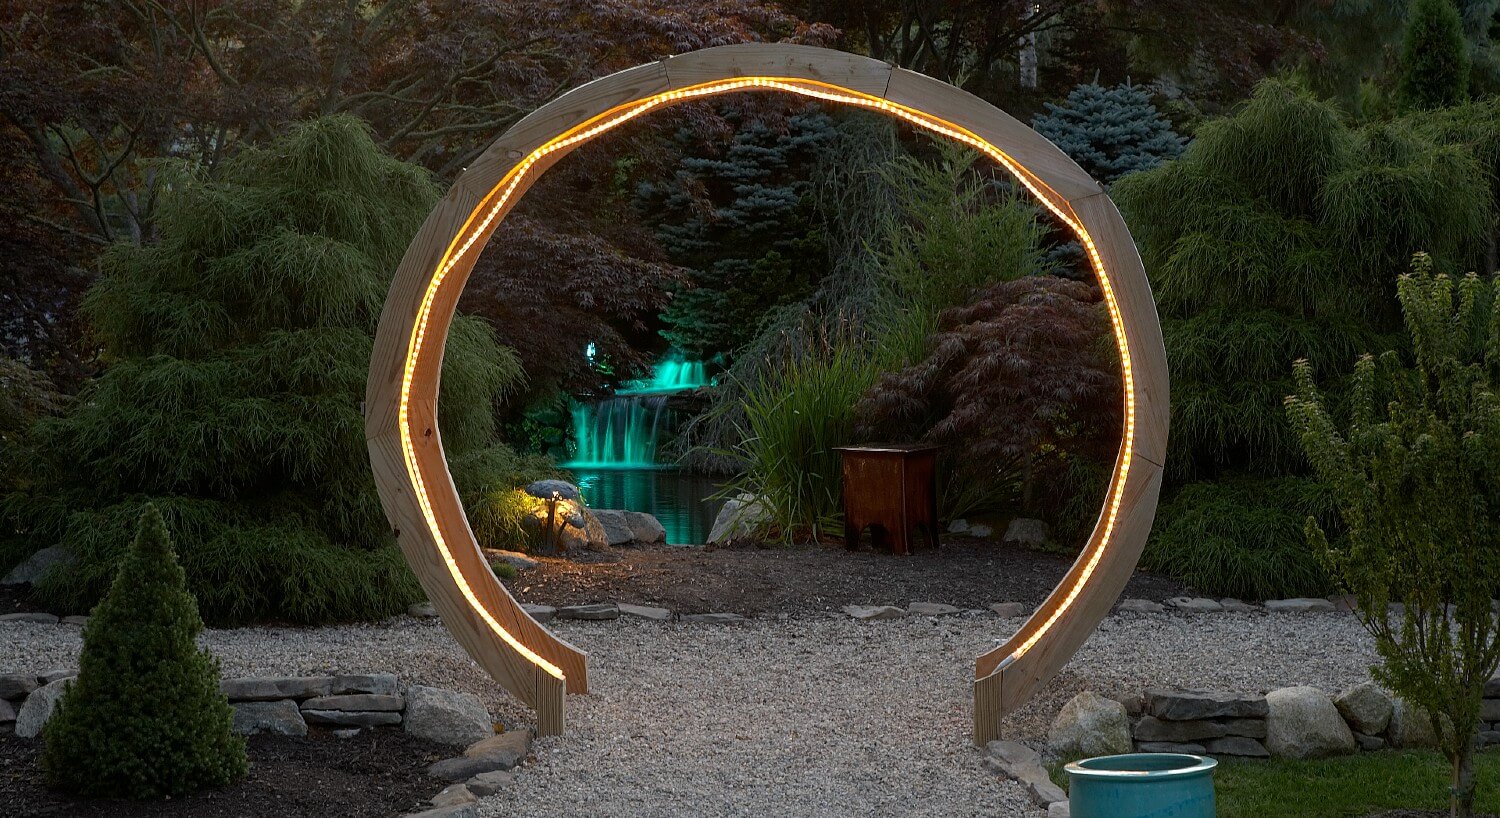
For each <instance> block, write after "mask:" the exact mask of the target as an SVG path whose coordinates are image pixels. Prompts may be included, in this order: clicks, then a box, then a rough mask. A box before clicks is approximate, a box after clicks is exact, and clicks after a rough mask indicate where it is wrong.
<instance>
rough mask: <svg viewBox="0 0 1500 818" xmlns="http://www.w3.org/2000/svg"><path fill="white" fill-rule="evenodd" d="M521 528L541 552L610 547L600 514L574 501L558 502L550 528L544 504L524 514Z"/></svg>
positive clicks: (599, 549) (598, 549) (597, 549)
mask: <svg viewBox="0 0 1500 818" xmlns="http://www.w3.org/2000/svg"><path fill="white" fill-rule="evenodd" d="M542 482H556V481H542ZM532 485H536V484H535V483H533V484H532ZM521 528H522V530H524V531H525V532H526V534H527V535H528V537H529V538H530V539H531V542H532V543H533V544H534V548H535V550H536V551H537V552H538V553H543V554H560V555H565V554H568V553H571V552H576V551H581V550H588V551H604V550H607V549H608V548H609V534H608V533H607V532H606V531H605V530H604V524H603V523H601V522H600V521H599V517H598V516H597V515H595V514H594V512H593V511H592V510H590V509H587V508H584V507H582V506H580V505H578V504H577V502H574V501H563V502H561V503H558V505H557V509H556V510H555V512H554V513H553V515H552V527H551V528H548V527H547V509H546V508H545V507H541V508H537V509H534V510H533V511H532V512H531V513H529V514H526V515H525V516H523V517H521Z"/></svg>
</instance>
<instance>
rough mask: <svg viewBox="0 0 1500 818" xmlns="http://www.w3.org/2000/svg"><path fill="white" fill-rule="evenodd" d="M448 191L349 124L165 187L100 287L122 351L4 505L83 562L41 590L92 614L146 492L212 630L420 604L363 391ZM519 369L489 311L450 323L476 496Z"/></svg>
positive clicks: (449, 440) (293, 138)
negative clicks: (379, 492) (375, 460)
mask: <svg viewBox="0 0 1500 818" xmlns="http://www.w3.org/2000/svg"><path fill="white" fill-rule="evenodd" d="M436 195H437V194H436V190H435V187H434V185H433V183H432V180H431V179H430V178H429V176H428V174H427V173H426V171H424V170H422V169H421V168H418V167H416V166H413V165H408V164H404V163H401V162H399V161H396V160H395V159H392V158H390V157H389V156H387V155H385V154H383V153H382V152H381V151H380V149H379V148H378V147H377V146H376V145H375V144H374V142H373V141H372V140H371V138H370V136H369V134H368V131H367V128H366V126H365V125H363V124H362V123H361V122H359V121H358V120H356V119H353V118H346V117H334V118H329V119H323V120H316V121H313V122H310V123H307V124H305V125H303V126H301V127H299V128H297V129H296V130H294V131H293V132H291V133H290V134H288V135H287V136H285V137H283V138H281V139H278V140H277V141H275V142H273V143H270V144H269V145H267V146H265V147H263V148H258V149H253V150H248V151H246V152H244V153H242V154H240V155H238V156H236V157H234V158H233V159H231V160H230V161H228V162H227V163H225V165H224V166H222V167H221V168H219V169H218V170H217V171H216V172H215V173H213V175H212V176H206V175H201V174H183V175H182V176H181V178H178V179H176V180H174V181H173V182H172V184H171V186H170V193H169V194H167V198H166V199H165V200H164V201H163V202H162V203H161V205H160V210H159V214H160V215H159V220H158V232H159V234H160V236H161V241H160V243H158V244H155V245H151V246H146V247H134V246H124V245H122V246H119V247H115V248H112V249H111V250H110V251H109V252H108V253H106V254H105V256H104V258H103V260H102V262H101V265H102V272H103V275H102V277H101V279H100V281H99V283H98V284H97V285H95V286H94V287H93V288H92V289H91V290H90V291H89V293H88V295H87V297H86V300H85V305H84V306H85V311H86V314H87V317H88V319H89V323H90V325H91V327H92V330H93V332H94V334H95V336H96V338H97V339H98V341H99V342H100V344H101V345H102V347H103V350H104V353H105V356H106V358H107V359H108V360H109V361H111V365H110V366H109V368H108V369H107V370H106V371H105V372H104V373H103V375H102V376H100V377H99V378H98V379H97V380H96V381H95V382H94V383H92V384H91V385H89V387H88V388H87V389H86V391H85V393H84V395H83V396H82V399H81V400H79V401H77V402H76V403H75V404H74V406H73V408H72V411H70V412H68V413H67V414H66V415H65V416H63V417H61V418H56V419H50V420H45V421H42V422H40V423H38V424H37V425H36V426H35V427H34V430H33V434H32V435H31V436H30V439H29V440H28V442H27V445H28V447H29V450H30V455H29V460H30V461H31V465H30V467H29V473H28V475H27V476H26V480H25V481H24V482H25V483H26V485H27V488H26V490H25V491H23V492H19V493H17V494H15V495H13V496H11V497H10V498H8V499H7V500H6V502H5V506H4V510H6V511H9V512H10V514H11V516H12V517H13V518H14V519H15V520H16V527H17V529H18V530H19V531H20V532H21V534H22V535H23V536H24V537H25V538H27V539H29V540H30V541H31V542H33V543H34V544H35V545H36V546H38V547H39V546H42V545H52V544H57V543H61V544H62V545H64V546H65V547H66V548H67V549H68V550H70V551H71V552H73V554H74V556H75V557H77V559H76V561H75V563H74V564H73V566H72V567H71V568H70V569H69V570H67V571H66V572H61V573H59V572H54V574H53V575H52V576H49V577H47V578H45V579H44V580H43V582H41V583H40V584H39V585H38V586H37V589H36V592H37V594H38V595H39V596H41V597H42V598H43V599H45V600H46V601H48V602H50V603H51V604H54V605H58V606H61V607H65V608H68V609H72V610H87V609H88V608H89V607H90V606H92V605H93V603H94V602H96V601H97V600H98V599H99V598H100V596H102V595H103V593H104V592H105V590H106V589H107V588H108V586H109V582H110V579H111V578H112V577H113V576H114V573H115V565H116V562H117V560H118V559H119V557H120V554H121V553H122V552H123V550H124V548H125V546H126V545H127V544H128V543H129V542H130V537H131V531H132V529H133V525H134V521H135V520H136V519H137V518H139V516H140V512H141V507H142V505H143V504H144V503H145V502H146V501H148V500H152V501H154V502H155V503H156V505H157V507H158V508H159V509H160V510H161V512H162V515H163V517H164V518H165V519H166V521H167V525H168V526H169V528H170V529H171V531H172V532H173V534H174V535H175V536H176V538H177V540H178V542H181V543H184V548H183V551H182V562H183V566H184V568H185V569H186V571H187V576H188V583H189V586H190V588H191V589H192V591H193V593H194V594H195V595H196V597H197V599H198V601H199V604H200V606H201V609H202V612H203V615H204V616H205V618H207V619H208V620H209V621H211V622H219V623H239V622H246V621H254V620H263V619H272V618H274V619H281V620H291V621H296V622H322V621H330V620H354V619H371V618H379V617H384V616H389V615H392V614H395V613H398V612H400V611H403V610H405V608H406V606H407V605H409V604H410V603H411V602H413V601H415V600H416V599H419V598H420V592H419V590H418V588H417V586H416V582H415V579H414V578H413V577H412V576H411V573H410V571H408V570H407V568H406V565H405V563H404V562H403V561H402V559H401V556H400V554H399V552H398V551H397V549H396V548H395V547H394V541H393V539H392V536H391V533H390V530H389V527H388V526H387V524H386V521H385V517H384V515H383V514H382V513H381V509H380V505H379V502H378V499H377V497H376V493H375V486H374V480H373V478H372V477H371V474H370V466H369V459H368V454H367V451H366V447H365V439H364V422H363V418H362V417H361V415H360V403H361V401H362V400H363V399H364V390H365V379H366V376H367V373H368V368H369V361H370V349H371V344H372V339H373V335H374V328H375V322H376V320H377V318H378V315H379V311H380V308H381V303H382V300H383V298H384V295H385V291H386V288H387V287H388V282H389V277H390V275H391V274H392V273H393V271H394V270H395V269H396V266H397V264H398V263H399V261H400V258H401V255H402V253H403V252H404V251H405V249H406V245H407V243H408V242H409V241H410V239H411V237H412V235H413V234H414V233H415V232H416V230H417V227H418V226H419V225H420V224H421V222H422V220H423V219H424V218H425V217H426V214H427V213H428V211H429V210H430V208H431V206H432V204H433V202H434V201H435V200H436ZM520 377H521V369H520V366H519V364H518V362H517V361H516V358H515V356H514V355H513V354H512V353H511V352H510V350H508V349H506V348H504V347H501V346H500V345H499V344H497V343H496V342H495V340H494V336H493V334H492V333H491V331H490V330H489V329H488V327H487V325H485V324H483V323H482V322H480V321H477V320H475V319H471V318H464V317H460V318H459V319H458V320H457V321H455V323H454V325H453V329H452V333H451V336H450V338H449V340H448V344H447V349H446V353H445V355H444V366H443V379H442V382H443V389H442V398H443V403H442V407H441V410H442V415H441V422H442V430H443V441H444V445H445V447H446V448H447V451H448V452H449V454H450V457H451V458H452V467H453V469H454V472H455V475H456V477H457V478H458V481H459V486H460V487H461V488H463V489H466V490H467V493H469V494H470V495H471V496H472V495H473V494H475V493H477V492H480V491H481V490H483V489H486V488H493V487H496V486H497V484H498V483H501V482H504V479H505V477H504V476H502V475H504V473H505V472H506V471H508V470H510V469H509V467H510V466H512V465H514V464H515V463H516V462H517V458H516V457H515V456H514V454H513V453H511V452H510V451H509V450H508V449H506V448H505V447H504V446H502V445H499V444H498V443H497V437H496V427H495V419H494V411H493V410H494V405H495V402H496V401H497V400H498V398H499V397H500V396H501V395H503V394H504V392H505V391H506V390H507V389H509V388H511V387H512V386H514V385H516V384H517V383H518V382H519V379H520Z"/></svg>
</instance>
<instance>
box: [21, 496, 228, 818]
mask: <svg viewBox="0 0 1500 818" xmlns="http://www.w3.org/2000/svg"><path fill="white" fill-rule="evenodd" d="M202 630H203V621H202V620H201V619H199V617H198V606H197V603H196V602H195V601H194V600H193V596H192V594H190V593H188V590H187V582H186V573H185V572H184V571H183V569H182V566H181V565H179V564H178V562H177V558H176V556H175V555H174V554H173V551H172V540H171V537H170V536H169V535H168V533H167V527H166V523H165V522H164V521H163V519H162V516H161V514H160V513H158V512H157V510H156V508H155V507H154V506H151V505H147V506H146V507H145V511H144V512H143V513H142V514H141V516H140V521H139V525H138V527H137V533H136V537H135V542H134V544H133V545H131V547H130V549H129V551H128V552H127V554H126V555H125V557H124V559H122V560H121V561H120V568H119V572H118V573H117V574H116V576H115V577H114V581H113V582H112V584H111V585H110V590H109V593H108V594H106V595H105V597H104V600H103V601H102V602H100V603H99V606H98V607H97V608H96V609H94V612H93V615H92V616H91V617H90V619H89V622H88V624H87V625H85V626H84V631H83V653H82V655H81V657H80V658H79V672H78V678H77V679H75V680H74V681H73V682H72V683H71V684H70V685H69V686H68V689H67V692H66V693H65V694H64V695H63V697H62V699H61V700H60V701H59V702H58V704H57V708H56V710H55V711H54V712H53V714H52V717H51V718H50V719H49V720H48V721H47V725H46V726H45V727H44V728H43V732H42V737H43V739H44V741H45V742H46V747H45V749H44V750H43V753H42V770H43V772H44V774H45V775H46V779H47V783H48V784H49V785H50V786H52V787H56V788H58V789H61V790H65V791H67V792H70V793H75V794H78V795H84V796H94V797H103V796H120V795H124V796H128V797H130V798H163V797H171V796H179V795H186V794H188V793H192V792H197V791H198V790H203V789H208V788H211V787H222V786H225V785H228V784H231V783H233V782H235V781H237V780H239V779H240V778H243V777H244V775H245V773H246V771H247V770H248V763H247V762H246V760H245V741H244V739H243V738H241V737H239V736H236V735H234V734H233V733H232V732H231V730H230V727H231V723H232V722H233V720H234V713H233V710H232V709H231V708H230V706H229V702H228V701H227V700H225V698H224V694H223V693H221V692H219V663H218V660H217V659H216V658H215V657H214V656H213V655H211V654H209V653H208V652H207V651H204V650H202V649H200V648H199V647H198V645H197V643H196V642H195V641H194V640H195V639H196V638H197V636H198V633H199V632H200V631H202Z"/></svg>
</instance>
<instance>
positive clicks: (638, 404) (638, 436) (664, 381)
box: [566, 355, 709, 469]
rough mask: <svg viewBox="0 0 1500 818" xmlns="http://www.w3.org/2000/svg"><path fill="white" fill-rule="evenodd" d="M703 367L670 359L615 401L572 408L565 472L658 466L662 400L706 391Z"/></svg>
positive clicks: (664, 418) (665, 416)
mask: <svg viewBox="0 0 1500 818" xmlns="http://www.w3.org/2000/svg"><path fill="white" fill-rule="evenodd" d="M708 385H709V380H708V373H707V371H706V368H705V367H704V365H703V362H702V361H687V360H683V359H682V358H681V356H676V355H669V356H667V357H666V358H665V359H663V360H661V361H659V362H657V364H656V366H655V367H653V368H652V372H651V377H650V378H649V379H645V380H639V381H631V382H629V383H627V384H626V385H625V387H624V388H622V389H621V390H620V391H619V392H617V393H615V395H614V397H610V398H605V399H604V400H602V401H599V402H597V403H575V404H573V409H572V414H573V441H574V448H573V461H572V462H571V463H568V464H566V465H567V467H568V468H570V469H581V468H605V469H649V468H654V467H656V466H658V465H660V463H658V461H657V456H656V455H657V445H658V443H660V441H661V436H662V435H663V434H665V433H669V432H670V431H671V428H670V427H671V424H672V421H673V418H672V410H671V409H670V408H669V407H668V406H667V396H669V395H671V394H673V393H676V392H685V391H688V390H690V389H697V388H698V387H700V386H708Z"/></svg>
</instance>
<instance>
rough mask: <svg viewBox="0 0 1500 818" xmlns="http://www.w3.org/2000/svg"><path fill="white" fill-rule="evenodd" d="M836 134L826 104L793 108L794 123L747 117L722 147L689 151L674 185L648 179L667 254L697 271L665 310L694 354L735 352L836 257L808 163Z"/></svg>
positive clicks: (647, 203)
mask: <svg viewBox="0 0 1500 818" xmlns="http://www.w3.org/2000/svg"><path fill="white" fill-rule="evenodd" d="M833 136H834V126H833V120H832V119H830V118H829V117H828V116H827V115H826V114H824V113H822V112H819V111H811V110H810V111H807V112H804V113H799V114H795V115H793V116H791V117H788V118H787V120H786V127H785V130H780V129H776V128H773V127H771V126H770V125H768V124H766V123H764V122H759V121H757V122H751V123H747V124H744V125H742V126H741V127H740V129H739V130H738V132H737V133H735V135H734V138H733V140H731V142H730V144H729V147H728V148H726V149H725V150H723V152H722V153H721V154H717V155H689V156H687V157H686V158H685V159H683V160H682V169H681V170H680V171H678V173H677V174H676V176H675V178H674V180H673V182H672V183H671V184H670V185H643V186H642V188H641V190H640V191H639V199H638V200H639V202H640V205H641V207H642V208H643V209H646V210H648V212H649V213H650V215H651V216H652V217H653V218H654V219H655V220H656V221H657V225H658V226H657V236H658V237H659V239H660V240H661V242H662V245H663V246H664V247H665V248H666V250H667V254H668V257H669V258H670V259H671V260H672V262H673V263H675V264H680V265H682V266H683V267H686V268H689V269H690V270H691V272H690V273H689V275H688V280H687V281H686V282H685V285H684V286H683V287H682V288H680V289H679V290H678V291H677V292H676V293H675V294H674V296H673V298H672V303H671V304H670V305H669V306H668V307H667V310H666V313H665V314H664V315H663V316H662V318H663V320H664V321H665V322H666V324H667V328H666V329H665V330H664V331H663V333H662V334H663V335H665V336H666V337H667V339H668V340H669V341H671V342H672V344H673V346H675V347H677V348H678V349H681V350H682V351H683V352H685V353H687V355H688V356H690V357H694V358H708V357H711V356H713V355H716V354H719V353H731V352H733V351H735V350H736V349H739V348H740V347H742V346H744V345H745V343H746V342H748V341H749V340H750V339H752V338H754V337H755V334H756V330H757V328H758V327H759V325H760V320H761V317H762V316H763V315H765V313H766V311H767V310H769V309H771V308H773V307H776V306H779V305H784V304H790V303H793V302H795V301H797V300H799V299H801V298H802V297H804V296H806V295H807V294H808V293H809V292H810V291H811V287H812V285H813V283H815V282H816V281H817V279H818V278H819V277H821V275H822V273H823V271H824V270H825V269H826V267H827V263H828V262H827V251H826V248H825V247H824V242H823V240H822V237H821V234H820V233H819V232H818V231H817V229H816V227H815V220H814V217H813V207H812V204H811V201H810V200H809V198H808V196H807V194H808V190H809V185H810V183H809V181H808V177H809V173H808V166H809V165H810V164H811V163H812V162H813V161H814V160H815V159H816V157H817V153H818V151H819V150H820V148H821V147H822V146H824V145H825V144H827V143H829V142H830V141H832V139H833ZM680 138H681V139H684V140H686V139H688V138H690V136H689V134H688V133H687V132H683V133H682V134H681V135H680Z"/></svg>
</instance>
